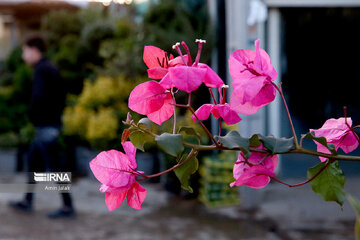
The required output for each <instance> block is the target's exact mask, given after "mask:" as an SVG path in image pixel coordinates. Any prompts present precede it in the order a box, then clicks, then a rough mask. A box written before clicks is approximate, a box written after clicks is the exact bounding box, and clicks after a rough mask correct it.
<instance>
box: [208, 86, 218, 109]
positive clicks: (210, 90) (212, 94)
mask: <svg viewBox="0 0 360 240" xmlns="http://www.w3.org/2000/svg"><path fill="white" fill-rule="evenodd" d="M209 92H210V95H211V97H212V99H213V101H214V104H215V105H216V104H217V101H216V99H215V96H214V93H213V91H212V89H211V88H209Z"/></svg>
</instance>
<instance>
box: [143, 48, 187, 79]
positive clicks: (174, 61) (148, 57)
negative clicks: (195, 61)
mask: <svg viewBox="0 0 360 240" xmlns="http://www.w3.org/2000/svg"><path fill="white" fill-rule="evenodd" d="M184 57H185V58H187V56H186V55H185V56H184ZM143 60H144V62H145V64H146V66H147V67H148V68H149V69H148V70H147V72H148V76H149V78H153V79H162V78H163V77H164V76H165V75H166V74H167V73H168V68H170V67H175V66H176V65H179V64H180V65H183V64H184V63H183V61H182V59H181V57H176V58H174V57H173V55H170V60H169V59H168V56H167V53H166V52H165V51H164V50H162V49H160V48H158V47H154V46H145V47H144V55H143Z"/></svg>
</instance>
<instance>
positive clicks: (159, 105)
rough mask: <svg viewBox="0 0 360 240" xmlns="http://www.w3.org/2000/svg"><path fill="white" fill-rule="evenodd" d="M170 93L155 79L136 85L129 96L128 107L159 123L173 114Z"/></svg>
mask: <svg viewBox="0 0 360 240" xmlns="http://www.w3.org/2000/svg"><path fill="white" fill-rule="evenodd" d="M171 103H172V97H171V93H170V92H168V91H166V89H165V88H164V87H163V86H161V85H160V84H159V83H158V82H156V81H149V82H145V83H142V84H139V85H138V86H136V87H135V88H134V89H133V90H132V92H131V93H130V96H129V108H130V109H131V110H133V111H135V112H137V113H140V114H143V115H147V117H148V118H149V119H150V120H151V121H153V122H155V123H156V124H159V125H161V123H162V122H164V121H166V120H168V119H169V118H170V117H171V116H172V115H173V114H174V107H173V106H172V105H171Z"/></svg>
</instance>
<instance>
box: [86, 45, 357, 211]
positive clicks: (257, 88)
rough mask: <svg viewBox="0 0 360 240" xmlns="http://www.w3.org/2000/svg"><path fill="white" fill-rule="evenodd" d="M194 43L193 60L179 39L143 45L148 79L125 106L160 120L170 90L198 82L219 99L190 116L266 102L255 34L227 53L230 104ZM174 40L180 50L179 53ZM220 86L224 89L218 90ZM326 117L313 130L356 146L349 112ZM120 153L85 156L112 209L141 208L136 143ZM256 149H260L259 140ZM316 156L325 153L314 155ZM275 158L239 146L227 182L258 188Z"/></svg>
mask: <svg viewBox="0 0 360 240" xmlns="http://www.w3.org/2000/svg"><path fill="white" fill-rule="evenodd" d="M196 42H197V43H198V52H197V56H196V58H195V60H194V62H193V60H192V58H191V55H190V51H189V48H188V46H187V45H186V43H185V42H182V43H181V44H180V43H176V44H175V45H174V46H173V49H175V50H176V51H177V52H178V54H179V56H178V57H175V58H174V56H173V55H170V56H168V54H167V53H166V52H165V51H163V50H161V49H160V48H157V47H154V46H146V47H145V48H144V54H143V60H144V62H145V64H146V65H147V67H148V70H147V71H148V76H149V78H151V79H159V80H160V81H155V80H150V81H147V82H144V83H142V84H139V85H138V86H136V87H135V88H134V89H133V91H132V92H131V94H130V96H129V108H130V109H131V110H133V111H135V112H137V113H139V114H142V115H146V116H147V117H148V118H149V119H150V120H152V121H153V122H154V123H156V124H158V125H161V124H162V123H163V122H164V121H166V120H168V119H169V118H171V116H173V115H174V111H175V110H174V107H175V106H176V100H175V94H176V93H177V92H178V91H184V92H186V93H188V94H191V93H192V92H194V91H195V90H197V89H198V88H199V86H200V85H201V84H202V83H203V84H204V85H205V86H207V87H208V88H209V89H210V91H211V88H216V89H217V90H218V91H219V96H220V101H219V103H217V102H216V100H215V99H213V100H214V104H204V105H203V106H201V107H200V108H199V109H197V110H196V111H195V113H194V115H193V116H192V118H193V120H194V121H195V120H196V119H198V120H206V119H208V118H209V116H210V114H213V116H214V117H215V118H217V119H218V118H221V119H223V120H224V122H225V123H226V124H229V125H231V124H236V123H238V122H240V121H241V118H240V116H239V114H253V113H256V112H257V111H258V110H259V109H260V108H262V107H264V106H266V105H267V104H269V103H270V102H272V101H273V100H274V99H275V97H276V90H277V89H276V87H275V84H274V83H273V81H275V80H276V78H277V73H276V71H275V69H274V67H273V66H272V64H271V61H270V57H269V55H268V54H267V53H266V52H265V51H264V50H263V49H260V48H259V40H256V41H255V50H256V51H250V50H246V49H241V50H237V51H235V52H234V53H232V54H231V56H230V59H229V70H230V74H231V76H232V79H233V81H232V89H233V91H232V95H231V98H230V104H229V103H226V98H225V96H224V95H225V93H224V94H222V93H223V91H222V90H223V88H227V86H226V85H224V82H223V81H222V80H221V78H220V77H219V76H218V75H217V74H216V73H215V72H214V71H213V70H212V69H211V68H210V67H209V66H208V65H206V64H204V63H200V56H201V49H202V46H203V44H204V43H205V41H204V40H196ZM180 46H182V47H183V48H184V50H185V52H186V54H183V53H182V51H181V49H180ZM224 92H225V91H224ZM346 120H347V122H345V118H339V119H329V120H328V121H326V122H325V124H324V125H323V126H322V128H320V129H317V130H312V129H310V130H311V131H314V133H315V135H316V136H317V137H320V136H322V137H325V138H326V140H327V142H328V143H332V144H334V145H335V148H336V149H338V148H341V149H342V150H343V151H345V152H351V151H353V150H354V149H355V148H357V147H358V141H357V139H356V137H355V135H354V133H353V132H352V131H351V129H350V128H349V126H351V124H352V121H351V119H350V118H348V119H346ZM315 143H316V144H317V150H318V151H319V152H323V153H330V151H329V150H328V149H327V148H326V147H325V146H323V145H321V144H320V143H318V142H315ZM123 148H124V151H125V153H126V154H124V153H122V152H119V151H116V150H110V151H106V152H101V153H100V154H99V155H98V156H97V157H96V158H95V159H93V160H92V161H91V162H90V167H91V170H92V171H93V173H94V175H95V177H96V178H97V179H98V180H99V181H100V182H101V183H102V185H101V188H100V191H101V192H105V193H106V196H105V202H106V205H107V206H108V208H109V210H110V211H112V210H114V209H115V208H117V207H118V206H120V204H121V203H122V202H123V200H124V199H125V197H127V201H128V204H129V205H130V206H131V207H133V208H135V209H141V204H142V202H143V201H144V199H145V196H146V190H145V189H144V188H143V187H142V186H140V184H139V183H138V182H137V180H136V176H138V175H141V172H139V171H137V170H136V167H137V164H136V159H135V153H136V148H135V147H134V145H133V144H132V143H131V142H125V143H123ZM258 149H263V150H265V148H264V146H263V145H262V144H261V145H260V146H259V147H258ZM320 160H321V161H325V160H326V158H323V157H320ZM277 164H278V157H277V156H276V155H269V154H267V153H263V152H253V153H252V154H251V155H250V157H249V158H248V159H246V157H245V156H244V154H243V153H242V152H240V154H239V156H238V159H237V161H236V163H235V165H234V168H233V176H234V178H235V181H234V182H233V183H231V184H230V186H241V185H247V186H249V187H251V188H263V187H265V186H266V185H267V184H268V183H269V182H270V178H271V177H274V175H275V174H274V171H275V169H276V166H277Z"/></svg>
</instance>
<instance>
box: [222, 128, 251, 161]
mask: <svg viewBox="0 0 360 240" xmlns="http://www.w3.org/2000/svg"><path fill="white" fill-rule="evenodd" d="M216 138H217V139H218V140H220V142H221V143H222V144H223V145H224V146H225V147H228V148H231V149H234V148H240V150H241V151H242V152H243V153H244V154H245V155H247V154H248V153H249V139H247V138H243V137H242V136H240V134H239V132H237V131H230V132H229V133H228V134H226V135H225V136H224V137H219V136H217V137H216Z"/></svg>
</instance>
